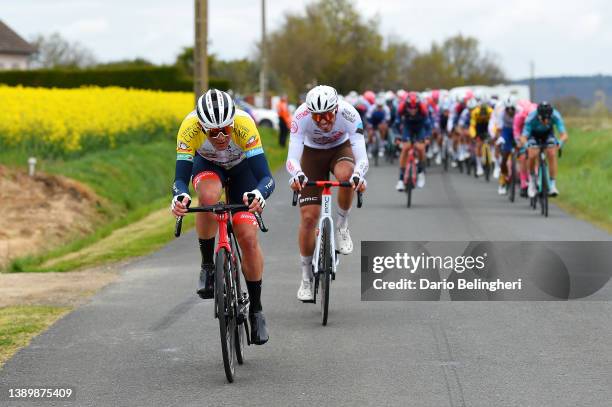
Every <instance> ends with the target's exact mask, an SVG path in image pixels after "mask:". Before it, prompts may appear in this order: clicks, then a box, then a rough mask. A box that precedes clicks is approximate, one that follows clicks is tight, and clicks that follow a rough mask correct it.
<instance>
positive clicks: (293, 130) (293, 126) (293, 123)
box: [291, 120, 299, 133]
mask: <svg viewBox="0 0 612 407" xmlns="http://www.w3.org/2000/svg"><path fill="white" fill-rule="evenodd" d="M298 128H299V127H298V124H297V122H296V121H295V120H292V121H291V133H297V131H298Z"/></svg>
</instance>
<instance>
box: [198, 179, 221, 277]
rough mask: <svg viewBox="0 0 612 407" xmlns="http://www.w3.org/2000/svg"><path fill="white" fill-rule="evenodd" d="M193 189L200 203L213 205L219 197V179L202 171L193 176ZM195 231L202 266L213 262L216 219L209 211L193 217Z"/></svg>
mask: <svg viewBox="0 0 612 407" xmlns="http://www.w3.org/2000/svg"><path fill="white" fill-rule="evenodd" d="M193 183H194V185H195V190H196V192H197V195H198V200H199V204H200V205H214V204H216V203H217V202H219V199H220V198H221V188H222V186H221V179H220V178H219V176H218V175H217V174H216V173H214V172H212V171H204V172H201V173H200V174H198V175H196V176H195V177H194V182H193ZM195 227H196V233H197V235H198V242H199V245H200V253H201V255H202V266H203V265H205V264H207V265H211V264H213V256H214V254H213V253H214V250H215V235H216V234H217V220H216V219H215V215H214V214H213V213H209V212H198V213H196V218H195Z"/></svg>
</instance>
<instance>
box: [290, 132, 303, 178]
mask: <svg viewBox="0 0 612 407" xmlns="http://www.w3.org/2000/svg"><path fill="white" fill-rule="evenodd" d="M296 127H298V126H293V125H292V126H291V136H290V137H289V151H288V152H287V163H286V168H287V171H288V172H289V174H291V176H292V177H295V176H296V175H297V174H298V173H299V172H301V171H302V166H301V165H300V160H301V159H302V153H303V152H304V133H302V131H301V129H300V128H299V127H298V128H297V129H296ZM300 127H301V126H300ZM294 129H296V131H293V130H294Z"/></svg>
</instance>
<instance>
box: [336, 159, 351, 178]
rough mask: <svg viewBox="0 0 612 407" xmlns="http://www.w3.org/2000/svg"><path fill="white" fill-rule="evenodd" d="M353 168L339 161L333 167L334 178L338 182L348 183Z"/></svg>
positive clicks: (349, 164) (347, 163)
mask: <svg viewBox="0 0 612 407" xmlns="http://www.w3.org/2000/svg"><path fill="white" fill-rule="evenodd" d="M353 168H354V167H353V165H352V164H351V163H349V162H348V161H346V162H344V163H343V162H342V161H341V162H339V163H338V164H336V166H335V167H334V176H335V177H336V179H337V180H338V181H348V180H349V179H350V178H351V175H353Z"/></svg>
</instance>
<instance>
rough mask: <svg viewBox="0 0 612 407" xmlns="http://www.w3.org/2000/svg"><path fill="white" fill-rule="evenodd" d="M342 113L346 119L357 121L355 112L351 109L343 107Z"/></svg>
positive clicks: (352, 121)
mask: <svg viewBox="0 0 612 407" xmlns="http://www.w3.org/2000/svg"><path fill="white" fill-rule="evenodd" d="M341 113H342V117H344V118H345V119H346V120H348V121H349V122H351V123H355V119H356V117H355V114H354V113H352V112H351V111H350V110H344V109H343V110H342V111H341Z"/></svg>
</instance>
